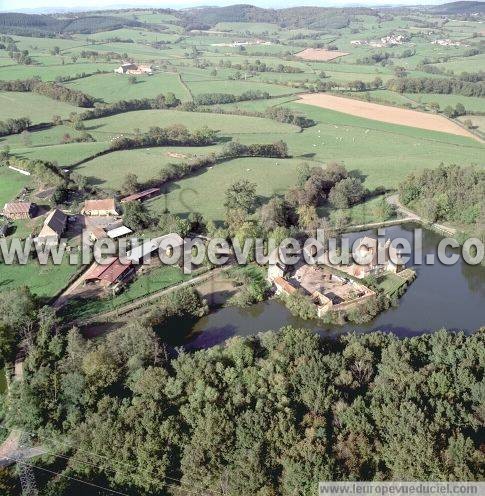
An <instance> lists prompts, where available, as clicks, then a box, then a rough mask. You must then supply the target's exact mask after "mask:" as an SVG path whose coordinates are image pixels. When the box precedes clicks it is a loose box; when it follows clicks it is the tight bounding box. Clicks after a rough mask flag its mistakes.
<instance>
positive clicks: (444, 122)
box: [297, 93, 482, 142]
mask: <svg viewBox="0 0 485 496" xmlns="http://www.w3.org/2000/svg"><path fill="white" fill-rule="evenodd" d="M297 102H298V103H306V104H308V105H315V106H316V107H322V108H326V109H330V110H336V111H337V112H344V113H346V114H351V115H355V116H358V117H364V118H366V119H373V120H375V121H381V122H388V123H389V124H400V125H402V126H411V127H417V128H419V129H427V130H429V131H441V132H443V133H450V134H456V135H458V136H467V137H468V138H473V139H475V140H477V141H480V142H482V140H480V138H478V137H477V136H475V135H474V134H473V133H471V132H470V131H468V130H466V129H464V128H462V127H461V126H459V125H458V124H455V123H454V122H452V121H450V120H449V119H447V118H446V117H443V116H441V115H436V114H427V113H425V112H418V111H417V110H408V109H402V108H398V107H390V106H387V105H379V104H377V103H369V102H363V101H360V100H354V99H352V98H343V97H340V96H334V95H328V94H327V93H308V94H304V95H300V99H299V100H297Z"/></svg>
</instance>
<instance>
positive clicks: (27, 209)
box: [3, 202, 37, 220]
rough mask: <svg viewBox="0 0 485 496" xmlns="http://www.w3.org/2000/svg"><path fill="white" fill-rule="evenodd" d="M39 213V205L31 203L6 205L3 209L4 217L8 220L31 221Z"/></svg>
mask: <svg viewBox="0 0 485 496" xmlns="http://www.w3.org/2000/svg"><path fill="white" fill-rule="evenodd" d="M36 213H37V205H36V204H35V203H29V202H12V203H6V204H5V207H4V208H3V215H4V216H5V217H7V219H11V220H18V219H31V218H32V217H34V216H35V214H36Z"/></svg>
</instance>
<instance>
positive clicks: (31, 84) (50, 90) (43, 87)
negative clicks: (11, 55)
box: [0, 77, 96, 107]
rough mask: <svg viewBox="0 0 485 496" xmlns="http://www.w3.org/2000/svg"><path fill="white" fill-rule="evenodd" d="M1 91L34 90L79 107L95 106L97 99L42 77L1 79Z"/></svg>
mask: <svg viewBox="0 0 485 496" xmlns="http://www.w3.org/2000/svg"><path fill="white" fill-rule="evenodd" d="M0 91H19V92H33V93H38V94H39V95H43V96H47V97H48V98H52V99H53V100H59V101H60V102H67V103H70V104H71V105H75V106H77V107H93V106H94V102H95V101H96V99H95V98H94V97H92V96H90V95H86V94H85V93H83V92H82V91H77V90H73V89H71V88H68V87H66V86H63V85H61V84H59V83H53V82H43V81H41V80H40V78H37V77H34V78H31V79H16V80H12V81H0Z"/></svg>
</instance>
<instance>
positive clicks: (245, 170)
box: [147, 158, 301, 221]
mask: <svg viewBox="0 0 485 496" xmlns="http://www.w3.org/2000/svg"><path fill="white" fill-rule="evenodd" d="M299 164H301V160H295V159H272V158H240V159H235V160H230V161H227V162H223V163H220V164H217V165H215V166H214V167H212V168H210V169H205V170H203V171H201V172H199V173H198V174H194V175H193V176H191V177H189V178H186V179H182V180H180V181H175V182H174V183H172V184H170V185H169V186H168V187H167V188H166V190H165V191H166V195H163V196H160V197H157V198H154V199H153V200H149V201H148V202H147V204H148V205H149V206H150V210H151V211H152V212H154V213H161V212H163V211H164V210H165V209H168V210H169V211H170V212H172V213H176V214H180V215H184V216H185V215H188V214H189V213H190V212H192V211H197V212H201V213H202V215H204V217H206V218H207V219H211V220H216V221H221V220H222V219H223V218H224V211H225V209H224V205H223V203H224V192H225V191H226V189H227V188H228V187H229V186H230V185H231V184H232V183H233V182H234V181H237V180H240V179H247V180H248V181H253V182H255V183H256V184H257V194H258V196H259V198H260V201H264V200H267V199H268V198H269V197H270V196H272V195H274V194H283V193H284V192H285V191H286V190H287V189H288V187H289V186H290V185H294V184H295V183H296V179H297V168H298V165H299Z"/></svg>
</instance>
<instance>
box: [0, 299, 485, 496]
mask: <svg viewBox="0 0 485 496" xmlns="http://www.w3.org/2000/svg"><path fill="white" fill-rule="evenodd" d="M5 300H7V301H8V304H5ZM159 307H160V308H159V314H160V315H157V314H153V313H149V314H148V315H147V316H146V317H145V318H144V317H143V316H142V317H141V318H139V319H136V320H134V321H133V322H132V323H130V324H129V325H127V326H124V327H120V328H118V329H116V330H114V331H113V332H111V333H109V334H107V335H106V336H105V337H103V338H101V339H98V340H95V341H88V340H86V339H84V338H83V337H82V335H81V334H80V332H79V331H78V330H77V329H71V330H70V331H69V332H68V333H67V334H64V333H63V332H60V330H59V322H58V321H57V319H56V317H55V315H54V314H53V311H52V310H51V309H48V308H41V309H37V308H35V307H32V306H31V303H30V302H29V300H28V299H26V298H25V297H24V298H23V299H22V300H21V299H20V298H13V299H12V298H6V297H1V295H0V308H1V309H2V312H0V315H1V317H0V319H1V320H0V322H1V326H0V329H5V327H10V326H15V327H17V328H18V329H21V330H22V331H21V332H22V333H23V334H30V341H31V342H32V345H31V346H30V348H29V353H28V356H27V359H26V361H25V364H24V379H23V380H22V381H16V382H14V383H13V384H12V388H11V391H10V395H9V396H8V397H5V401H6V406H7V408H6V413H5V417H6V418H5V422H6V425H7V426H8V427H10V428H11V427H17V428H21V429H24V430H26V431H28V432H31V433H33V434H34V435H35V436H36V437H37V439H38V440H39V441H40V442H41V443H43V444H44V445H46V446H48V447H49V449H52V450H54V452H55V453H58V454H60V455H62V456H65V457H66V458H67V460H60V459H58V460H57V461H56V465H55V467H56V468H55V471H59V472H61V474H62V475H64V476H67V477H71V478H76V477H77V478H81V479H83V480H87V481H91V482H94V483H97V484H100V485H108V486H110V488H111V489H113V490H118V491H122V492H128V493H129V494H137V495H150V494H152V495H153V494H160V493H166V492H167V491H170V490H172V489H177V488H179V489H180V490H181V491H182V492H183V491H184V490H185V491H191V492H194V493H196V494H206V493H209V494H210V493H214V492H220V491H222V492H223V493H224V494H226V495H227V496H240V495H241V494H258V495H268V496H276V495H281V496H290V495H295V494H313V493H314V492H315V487H318V481H322V480H376V481H382V480H425V481H426V480H430V481H433V480H440V481H448V480H451V481H453V480H458V481H460V480H470V481H473V480H483V478H484V476H485V473H484V471H483V463H482V460H483V457H482V455H481V453H480V443H481V442H482V435H481V434H482V433H481V422H480V421H479V419H478V417H477V412H479V410H480V407H481V403H482V399H481V396H480V387H481V381H482V377H483V370H484V366H485V363H484V358H483V347H484V345H485V333H484V332H483V330H482V331H477V332H476V333H475V334H472V335H468V336H467V335H464V334H463V333H451V332H447V331H444V330H441V331H438V332H435V333H430V334H424V335H421V336H417V337H413V338H404V339H399V338H397V337H396V336H395V335H392V334H386V333H383V332H372V333H368V334H367V333H365V334H346V335H343V336H341V337H339V338H337V339H335V340H329V339H324V338H320V337H319V336H318V335H316V334H314V333H312V332H310V331H308V330H302V329H295V328H292V327H285V328H283V329H281V330H280V331H276V332H275V331H270V332H264V333H262V334H260V335H259V336H257V337H256V336H255V337H247V338H243V337H234V338H232V339H230V340H229V341H227V342H226V343H225V344H224V346H215V347H213V348H211V349H207V350H200V351H197V352H191V353H187V352H183V351H180V352H179V353H178V354H177V353H175V352H171V351H170V350H171V349H170V348H169V347H167V346H166V345H165V344H164V342H163V339H168V338H169V336H170V331H169V329H170V327H169V324H170V323H172V325H173V322H174V318H175V321H176V319H177V318H180V317H186V316H197V315H200V311H201V303H200V301H199V300H198V298H197V297H196V296H195V295H194V294H193V293H191V292H190V291H185V292H183V293H177V294H174V295H173V297H172V298H170V301H160V305H159ZM184 307H185V308H184ZM15 309H17V311H15ZM24 309H25V311H24ZM19 310H20V311H19ZM29 329H30V331H29ZM154 329H156V332H155V331H154ZM32 330H35V332H32ZM160 336H161V338H162V340H161V339H160ZM89 454H93V456H94V457H95V458H91V456H90V455H89ZM53 463H54V462H53V458H52V457H51V456H50V457H49V456H47V457H45V458H43V459H42V458H41V459H36V465H37V466H39V464H40V466H41V467H44V468H49V467H51V468H52V467H53V465H52V464H53ZM39 483H40V484H42V487H41V489H42V493H43V494H45V495H47V496H50V495H56V496H67V495H72V494H77V492H76V491H75V489H76V483H75V481H73V480H72V479H69V478H66V477H49V478H43V479H42V481H39ZM4 494H5V496H11V495H13V493H10V492H7V491H5V492H4ZM80 494H81V493H80Z"/></svg>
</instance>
